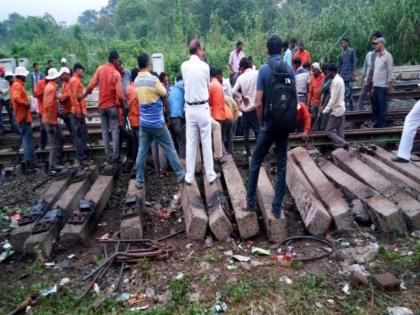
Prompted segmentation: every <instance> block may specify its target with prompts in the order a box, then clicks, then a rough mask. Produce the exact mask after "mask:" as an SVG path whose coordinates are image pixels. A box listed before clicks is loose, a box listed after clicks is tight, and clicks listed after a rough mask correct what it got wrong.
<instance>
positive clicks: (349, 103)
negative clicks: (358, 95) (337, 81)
mask: <svg viewBox="0 0 420 315" xmlns="http://www.w3.org/2000/svg"><path fill="white" fill-rule="evenodd" d="M344 85H345V87H346V89H345V92H344V99H345V103H346V109H347V110H348V111H352V110H353V82H352V81H344Z"/></svg>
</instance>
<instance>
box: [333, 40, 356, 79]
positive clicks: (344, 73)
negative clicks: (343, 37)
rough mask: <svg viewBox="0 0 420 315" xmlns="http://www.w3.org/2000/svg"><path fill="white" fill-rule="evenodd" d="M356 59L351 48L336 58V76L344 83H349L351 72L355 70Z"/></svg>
mask: <svg viewBox="0 0 420 315" xmlns="http://www.w3.org/2000/svg"><path fill="white" fill-rule="evenodd" d="M356 66H357V57H356V53H355V52H354V49H353V48H350V47H349V48H348V49H347V50H346V51H342V52H341V53H340V57H339V58H338V74H339V75H340V76H341V77H342V78H343V80H344V81H345V82H348V81H351V80H352V77H353V71H354V70H356Z"/></svg>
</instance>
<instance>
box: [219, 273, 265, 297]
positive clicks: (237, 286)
mask: <svg viewBox="0 0 420 315" xmlns="http://www.w3.org/2000/svg"><path fill="white" fill-rule="evenodd" d="M256 282H257V281H255V280H254V279H252V278H251V276H246V277H243V278H241V279H240V280H239V281H237V282H233V283H226V284H224V285H222V288H221V291H222V295H223V296H224V297H226V300H227V301H229V302H230V303H238V302H240V301H242V300H245V299H247V298H249V297H250V295H251V293H252V289H253V287H255V285H256Z"/></svg>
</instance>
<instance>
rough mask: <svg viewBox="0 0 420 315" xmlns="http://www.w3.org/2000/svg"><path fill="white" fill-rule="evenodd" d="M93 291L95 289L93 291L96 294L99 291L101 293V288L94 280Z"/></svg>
mask: <svg viewBox="0 0 420 315" xmlns="http://www.w3.org/2000/svg"><path fill="white" fill-rule="evenodd" d="M93 291H95V293H96V294H98V295H99V293H101V289H100V288H99V285H98V284H97V283H96V282H95V283H94V284H93Z"/></svg>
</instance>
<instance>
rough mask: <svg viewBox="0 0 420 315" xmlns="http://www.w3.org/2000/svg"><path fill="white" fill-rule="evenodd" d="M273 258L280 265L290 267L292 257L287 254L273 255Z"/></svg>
mask: <svg viewBox="0 0 420 315" xmlns="http://www.w3.org/2000/svg"><path fill="white" fill-rule="evenodd" d="M273 260H274V261H275V262H276V263H277V264H278V265H280V266H282V267H290V266H291V265H292V262H293V258H292V256H291V255H289V254H284V255H274V256H273Z"/></svg>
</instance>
